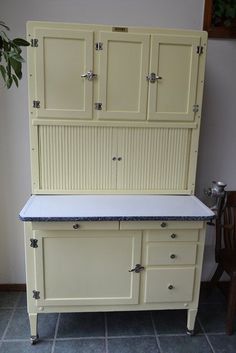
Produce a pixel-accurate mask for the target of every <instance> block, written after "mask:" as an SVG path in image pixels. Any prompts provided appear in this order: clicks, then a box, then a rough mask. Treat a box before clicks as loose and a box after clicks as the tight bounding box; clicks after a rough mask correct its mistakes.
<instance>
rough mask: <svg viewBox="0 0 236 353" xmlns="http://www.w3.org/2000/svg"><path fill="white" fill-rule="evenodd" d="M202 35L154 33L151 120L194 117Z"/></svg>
mask: <svg viewBox="0 0 236 353" xmlns="http://www.w3.org/2000/svg"><path fill="white" fill-rule="evenodd" d="M199 44H200V37H191V36H172V35H171V36H170V35H152V37H151V61H150V69H149V74H151V73H153V74H155V75H156V76H157V78H156V79H155V80H154V82H151V81H149V103H148V120H157V121H193V120H194V110H195V109H194V105H195V104H196V91H197V75H198V61H199V54H198V53H197V48H198V46H199Z"/></svg>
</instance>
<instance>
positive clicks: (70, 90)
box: [35, 28, 93, 119]
mask: <svg viewBox="0 0 236 353" xmlns="http://www.w3.org/2000/svg"><path fill="white" fill-rule="evenodd" d="M35 35H36V36H37V38H38V42H39V44H38V48H36V51H35V57H36V96H35V99H37V100H39V101H40V108H39V109H37V110H36V115H37V117H45V118H81V119H91V118H92V116H91V114H92V93H93V82H92V81H88V80H87V79H85V78H81V75H82V74H84V73H86V72H87V71H89V70H92V69H93V32H89V31H80V30H66V29H64V30H62V29H45V28H44V29H37V30H36V33H35Z"/></svg>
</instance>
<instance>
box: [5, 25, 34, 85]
mask: <svg viewBox="0 0 236 353" xmlns="http://www.w3.org/2000/svg"><path fill="white" fill-rule="evenodd" d="M9 30H10V28H9V27H8V26H7V25H6V24H5V23H4V22H2V21H0V76H2V78H3V81H4V82H5V85H6V87H7V88H10V87H11V86H12V84H13V83H15V85H16V86H17V87H18V81H19V80H20V79H21V78H22V63H23V62H24V59H23V57H22V56H21V52H22V49H21V47H26V46H28V45H29V44H30V43H29V42H27V41H26V40H25V39H22V38H15V39H10V38H9V37H8V35H7V33H6V31H9Z"/></svg>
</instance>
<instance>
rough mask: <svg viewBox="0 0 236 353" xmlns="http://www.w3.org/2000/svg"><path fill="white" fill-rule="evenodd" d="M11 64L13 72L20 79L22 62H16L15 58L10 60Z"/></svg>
mask: <svg viewBox="0 0 236 353" xmlns="http://www.w3.org/2000/svg"><path fill="white" fill-rule="evenodd" d="M9 60H10V64H11V66H12V67H13V70H14V71H15V74H16V76H17V77H18V78H19V79H20V78H21V77H22V73H21V68H22V64H21V62H19V61H17V60H15V59H14V58H10V59H9Z"/></svg>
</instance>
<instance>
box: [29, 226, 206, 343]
mask: <svg viewBox="0 0 236 353" xmlns="http://www.w3.org/2000/svg"><path fill="white" fill-rule="evenodd" d="M204 237H205V226H204V223H203V222H202V221H195V222H194V221H192V222H186V221H167V222H163V221H143V222H142V221H141V222H139V221H132V222H129V221H121V222H119V221H107V222H102V221H100V222H93V221H90V222H84V221H81V222H32V223H26V226H25V246H26V269H27V284H28V285H27V287H28V307H29V317H30V324H31V335H32V339H33V341H35V340H36V338H37V313H39V312H83V311H111V310H112V311H114V310H155V309H188V322H187V329H188V330H189V331H190V332H192V330H193V329H194V322H195V317H196V313H197V307H198V297H199V289H200V278H201V268H202V259H203V249H204Z"/></svg>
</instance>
